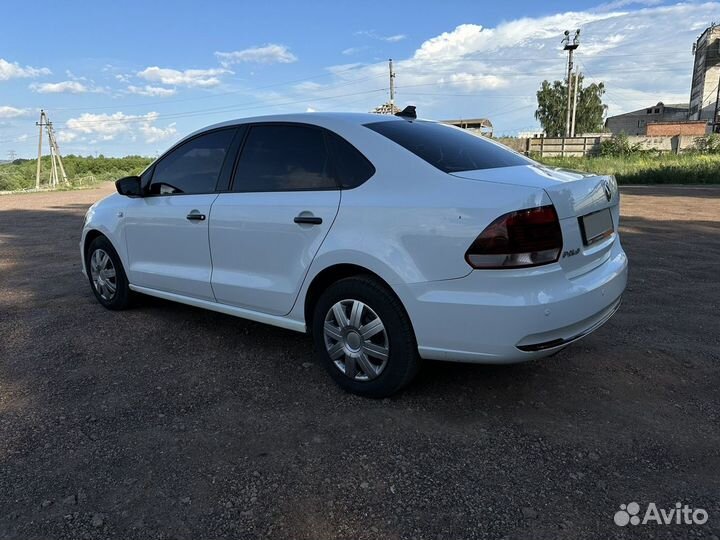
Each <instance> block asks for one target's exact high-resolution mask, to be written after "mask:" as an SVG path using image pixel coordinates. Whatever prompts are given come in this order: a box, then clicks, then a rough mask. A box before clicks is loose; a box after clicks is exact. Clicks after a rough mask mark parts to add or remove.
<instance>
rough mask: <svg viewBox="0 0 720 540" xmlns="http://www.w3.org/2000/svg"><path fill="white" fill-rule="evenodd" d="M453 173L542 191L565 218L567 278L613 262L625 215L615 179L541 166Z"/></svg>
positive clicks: (562, 261)
mask: <svg viewBox="0 0 720 540" xmlns="http://www.w3.org/2000/svg"><path fill="white" fill-rule="evenodd" d="M452 175H453V176H457V177H460V178H467V179H471V180H482V181H486V182H495V183H500V184H511V185H517V186H529V187H534V188H540V189H543V190H544V191H545V192H546V193H547V194H548V196H549V197H550V200H551V201H552V203H553V206H555V210H556V212H557V214H558V218H559V219H560V228H561V230H562V235H563V249H562V253H561V255H560V261H559V262H560V265H561V266H562V267H563V269H564V270H565V271H566V273H567V275H568V277H570V278H572V277H575V276H578V275H582V274H584V273H586V272H589V271H590V270H592V269H593V268H596V267H597V266H599V265H601V264H602V263H603V262H605V261H606V260H607V259H608V258H609V256H610V250H611V248H612V244H613V242H614V240H615V237H616V236H617V231H618V224H619V223H618V222H619V217H620V212H619V192H618V189H617V183H616V182H615V178H613V177H612V176H604V175H595V174H590V173H583V172H577V171H568V170H563V169H554V168H550V167H544V166H542V165H539V164H538V165H522V166H516V167H503V168H497V169H481V170H475V171H461V172H456V173H452ZM608 214H609V215H608ZM607 227H610V231H609V233H608V234H606V235H602V234H599V233H601V232H602V231H603V230H604V229H605V228H607Z"/></svg>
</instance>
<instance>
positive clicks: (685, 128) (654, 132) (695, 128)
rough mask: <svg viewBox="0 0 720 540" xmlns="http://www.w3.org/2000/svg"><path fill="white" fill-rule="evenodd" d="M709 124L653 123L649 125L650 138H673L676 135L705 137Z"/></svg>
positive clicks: (701, 122) (648, 134) (648, 133)
mask: <svg viewBox="0 0 720 540" xmlns="http://www.w3.org/2000/svg"><path fill="white" fill-rule="evenodd" d="M706 130H707V122H705V121H700V122H653V123H651V124H648V125H647V136H648V137H673V136H675V135H693V136H695V137H701V136H703V135H705V132H706Z"/></svg>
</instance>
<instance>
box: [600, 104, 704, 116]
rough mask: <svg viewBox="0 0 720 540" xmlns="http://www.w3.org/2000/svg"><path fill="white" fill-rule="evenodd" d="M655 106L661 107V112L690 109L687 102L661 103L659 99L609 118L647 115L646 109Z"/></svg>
mask: <svg viewBox="0 0 720 540" xmlns="http://www.w3.org/2000/svg"><path fill="white" fill-rule="evenodd" d="M657 107H661V108H662V109H663V112H672V111H676V112H677V111H688V110H690V105H689V104H687V103H667V104H666V103H663V102H662V101H659V102H658V103H656V104H655V105H648V106H647V107H643V108H642V109H637V110H635V111H630V112H626V113H620V114H615V115H613V116H611V117H610V118H617V117H618V116H636V115H642V116H645V115H647V111H648V109H655V108H657Z"/></svg>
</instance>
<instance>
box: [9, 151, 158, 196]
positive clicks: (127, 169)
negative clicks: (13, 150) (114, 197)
mask: <svg viewBox="0 0 720 540" xmlns="http://www.w3.org/2000/svg"><path fill="white" fill-rule="evenodd" d="M151 161H152V158H147V157H141V156H127V157H123V158H106V157H104V156H98V157H83V156H73V155H68V156H65V157H63V165H64V166H65V172H66V173H67V176H68V180H69V181H70V185H69V186H64V185H62V184H61V185H60V187H61V188H66V187H70V188H76V187H83V186H87V185H92V184H94V183H98V182H105V181H107V180H117V179H118V178H122V177H123V176H129V175H133V174H139V173H140V172H141V171H142V170H143V169H144V168H145V167H147V166H148V164H149V163H150V162H151ZM41 165H42V173H41V174H42V176H41V187H46V186H47V183H48V179H49V177H50V157H49V156H44V157H43V159H42V163H41ZM36 167H37V161H36V160H15V161H14V162H13V163H4V164H2V165H0V191H17V190H23V189H31V188H34V187H35V171H36Z"/></svg>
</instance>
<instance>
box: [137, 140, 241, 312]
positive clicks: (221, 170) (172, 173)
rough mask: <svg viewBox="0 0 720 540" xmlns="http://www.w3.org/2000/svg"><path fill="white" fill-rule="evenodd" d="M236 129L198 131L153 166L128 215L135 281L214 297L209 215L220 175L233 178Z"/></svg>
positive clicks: (203, 297) (182, 292)
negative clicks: (211, 277) (143, 192)
mask: <svg viewBox="0 0 720 540" xmlns="http://www.w3.org/2000/svg"><path fill="white" fill-rule="evenodd" d="M236 133H237V128H230V129H219V130H214V131H211V132H206V133H203V134H201V135H198V136H197V137H193V138H192V139H190V140H188V141H185V142H183V143H181V144H180V145H178V146H177V147H175V148H173V149H172V150H170V151H169V152H168V153H167V154H165V155H164V156H163V157H162V158H160V159H159V160H158V161H157V162H156V163H155V164H154V165H153V167H152V169H150V170H148V172H147V176H148V178H147V179H145V178H143V181H144V184H145V185H144V190H145V196H144V197H141V198H137V199H133V200H132V203H131V204H130V206H129V207H128V208H127V210H126V211H125V217H124V228H125V238H126V242H127V252H128V259H129V265H128V277H129V280H130V283H131V284H133V285H135V286H140V287H147V288H150V289H155V290H159V291H164V292H170V293H175V294H179V295H183V296H189V297H193V298H199V299H203V300H214V296H213V293H212V287H211V285H210V274H211V271H212V262H211V260H210V245H209V242H208V221H209V220H208V217H209V216H210V209H211V207H212V203H213V201H214V200H215V199H216V198H217V185H218V181H219V180H222V178H223V175H225V176H226V180H229V176H230V171H231V169H232V163H233V161H234V157H235V155H234V152H233V139H234V137H235V135H236ZM235 152H236V148H235ZM143 176H144V177H145V176H146V175H143Z"/></svg>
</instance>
